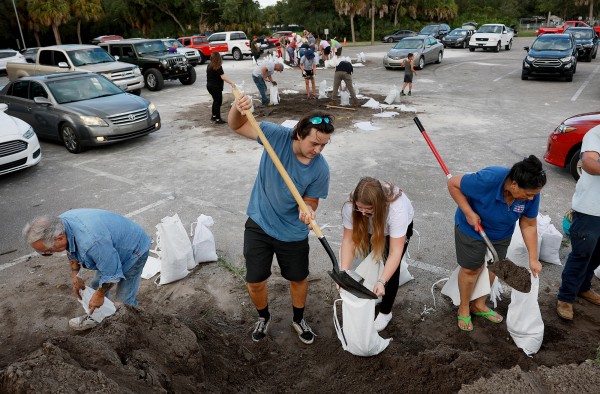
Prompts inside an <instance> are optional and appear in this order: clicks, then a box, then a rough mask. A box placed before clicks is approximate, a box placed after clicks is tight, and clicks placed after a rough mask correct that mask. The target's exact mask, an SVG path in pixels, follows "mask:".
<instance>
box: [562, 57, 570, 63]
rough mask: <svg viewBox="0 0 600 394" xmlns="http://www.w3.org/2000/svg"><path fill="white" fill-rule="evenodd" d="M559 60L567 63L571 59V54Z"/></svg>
mask: <svg viewBox="0 0 600 394" xmlns="http://www.w3.org/2000/svg"><path fill="white" fill-rule="evenodd" d="M560 61H561V62H563V63H569V62H570V61H571V56H570V55H569V56H565V57H563V58H562V59H560Z"/></svg>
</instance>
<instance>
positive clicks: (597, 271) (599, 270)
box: [594, 267, 600, 279]
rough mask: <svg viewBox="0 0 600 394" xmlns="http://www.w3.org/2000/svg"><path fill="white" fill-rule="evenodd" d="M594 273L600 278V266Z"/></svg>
mask: <svg viewBox="0 0 600 394" xmlns="http://www.w3.org/2000/svg"><path fill="white" fill-rule="evenodd" d="M594 274H596V277H598V278H599V279H600V267H598V268H596V271H594Z"/></svg>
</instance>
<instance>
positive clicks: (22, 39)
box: [12, 0, 27, 49]
mask: <svg viewBox="0 0 600 394" xmlns="http://www.w3.org/2000/svg"><path fill="white" fill-rule="evenodd" d="M12 3H13V7H15V16H16V17H17V25H19V33H21V41H23V49H27V44H25V39H24V38H23V30H21V22H19V14H18V13H17V6H16V5H15V0H12Z"/></svg>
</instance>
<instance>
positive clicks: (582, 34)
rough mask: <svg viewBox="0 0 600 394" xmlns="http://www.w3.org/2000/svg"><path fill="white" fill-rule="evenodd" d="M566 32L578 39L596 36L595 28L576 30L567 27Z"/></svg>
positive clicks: (589, 38) (588, 38)
mask: <svg viewBox="0 0 600 394" xmlns="http://www.w3.org/2000/svg"><path fill="white" fill-rule="evenodd" d="M565 33H569V34H571V35H572V36H573V37H575V39H576V40H591V39H592V38H593V37H594V30H592V29H590V30H575V29H567V30H565Z"/></svg>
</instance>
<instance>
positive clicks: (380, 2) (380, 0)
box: [369, 0, 389, 45]
mask: <svg viewBox="0 0 600 394" xmlns="http://www.w3.org/2000/svg"><path fill="white" fill-rule="evenodd" d="M388 11H389V8H388V4H387V3H385V2H384V0H371V9H370V10H369V14H370V15H371V45H375V14H376V13H379V18H383V15H385V14H387V13H388Z"/></svg>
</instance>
